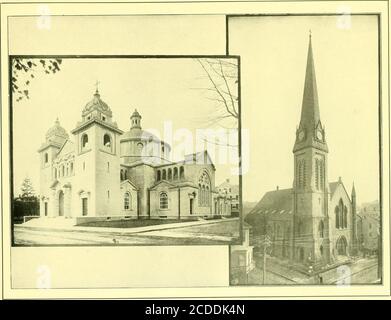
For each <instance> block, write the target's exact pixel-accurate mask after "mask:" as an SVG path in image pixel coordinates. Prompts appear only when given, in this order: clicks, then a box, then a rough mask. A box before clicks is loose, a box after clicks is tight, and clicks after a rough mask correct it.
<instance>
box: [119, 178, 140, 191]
mask: <svg viewBox="0 0 391 320" xmlns="http://www.w3.org/2000/svg"><path fill="white" fill-rule="evenodd" d="M125 184H129V185H131V186H132V187H133V188H134V189H136V190H138V188H137V186H136V185H135V184H134V183H133V182H132V181H130V180H129V179H126V180H124V181H121V184H120V186H121V187H122V186H123V185H125Z"/></svg>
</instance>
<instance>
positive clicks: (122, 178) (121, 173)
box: [119, 169, 124, 181]
mask: <svg viewBox="0 0 391 320" xmlns="http://www.w3.org/2000/svg"><path fill="white" fill-rule="evenodd" d="M119 177H120V179H121V181H123V180H124V170H123V169H121V170H120V172H119Z"/></svg>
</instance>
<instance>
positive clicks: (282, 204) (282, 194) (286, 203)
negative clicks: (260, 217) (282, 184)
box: [249, 180, 350, 214]
mask: <svg viewBox="0 0 391 320" xmlns="http://www.w3.org/2000/svg"><path fill="white" fill-rule="evenodd" d="M340 185H341V186H342V188H343V190H344V192H345V193H346V195H347V197H348V199H350V198H349V195H348V193H347V192H346V189H345V187H344V185H343V183H342V180H338V181H336V182H331V183H330V184H329V190H330V194H331V197H332V196H333V195H334V193H335V191H336V190H337V188H338V186H340ZM292 212H293V189H292V188H289V189H281V190H273V191H268V192H266V193H265V195H264V196H263V197H262V199H261V200H260V201H259V202H258V203H257V205H256V206H255V207H254V208H253V209H252V210H251V211H250V212H249V214H252V213H259V214H261V213H266V214H269V213H272V214H291V213H292Z"/></svg>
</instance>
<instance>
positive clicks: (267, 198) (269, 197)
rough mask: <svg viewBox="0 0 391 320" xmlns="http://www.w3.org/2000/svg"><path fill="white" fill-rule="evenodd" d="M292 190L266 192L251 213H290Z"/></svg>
mask: <svg viewBox="0 0 391 320" xmlns="http://www.w3.org/2000/svg"><path fill="white" fill-rule="evenodd" d="M292 208H293V192H292V188H290V189H282V190H274V191H269V192H266V193H265V195H264V196H263V197H262V199H261V200H260V201H259V202H258V203H257V205H256V206H255V207H254V208H253V209H252V210H251V211H250V214H251V213H273V212H274V213H285V214H290V213H292Z"/></svg>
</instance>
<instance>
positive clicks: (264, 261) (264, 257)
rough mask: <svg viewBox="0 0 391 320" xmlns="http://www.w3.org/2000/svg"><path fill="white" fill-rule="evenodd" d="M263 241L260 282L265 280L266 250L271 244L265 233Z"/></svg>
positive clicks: (263, 282)
mask: <svg viewBox="0 0 391 320" xmlns="http://www.w3.org/2000/svg"><path fill="white" fill-rule="evenodd" d="M262 242H263V273H262V284H265V281H266V251H267V248H268V247H270V246H271V244H272V243H271V241H270V238H269V236H268V235H265V238H264V240H263V241H262Z"/></svg>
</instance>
